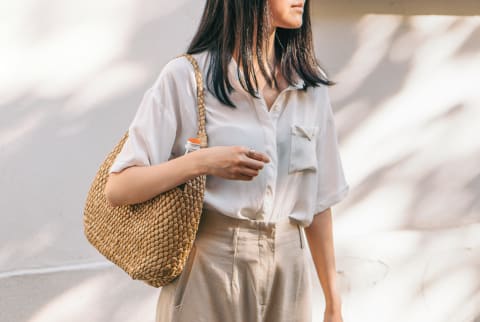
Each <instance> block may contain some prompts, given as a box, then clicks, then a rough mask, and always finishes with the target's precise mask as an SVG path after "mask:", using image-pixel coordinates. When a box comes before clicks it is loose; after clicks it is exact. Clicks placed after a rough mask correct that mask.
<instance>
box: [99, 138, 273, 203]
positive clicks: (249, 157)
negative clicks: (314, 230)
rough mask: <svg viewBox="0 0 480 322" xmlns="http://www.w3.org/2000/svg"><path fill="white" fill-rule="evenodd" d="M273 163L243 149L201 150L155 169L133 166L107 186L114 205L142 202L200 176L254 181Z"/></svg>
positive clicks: (115, 173) (113, 178)
mask: <svg viewBox="0 0 480 322" xmlns="http://www.w3.org/2000/svg"><path fill="white" fill-rule="evenodd" d="M265 162H270V160H269V158H268V156H267V155H265V154H263V153H261V152H258V151H257V152H249V149H248V148H246V147H241V146H216V147H210V148H205V149H200V150H197V151H193V152H190V153H187V154H186V155H182V156H179V157H178V158H175V159H171V160H168V161H166V162H162V163H160V164H157V165H153V166H132V167H128V168H126V169H124V170H122V171H121V172H118V173H117V172H112V173H111V174H110V175H109V177H108V180H107V184H106V186H105V194H106V197H107V201H108V202H109V203H110V205H112V206H121V205H127V204H135V203H140V202H143V201H146V200H149V199H151V198H153V197H155V196H157V195H159V194H160V193H163V192H165V191H168V190H170V189H172V188H174V187H176V186H178V185H180V184H182V183H185V182H187V181H188V180H190V179H192V178H195V177H197V176H199V175H214V176H219V177H222V178H225V179H231V180H252V179H253V178H254V177H256V176H257V175H258V172H259V171H260V170H261V169H263V165H264V163H265Z"/></svg>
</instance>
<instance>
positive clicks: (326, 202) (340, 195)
mask: <svg viewBox="0 0 480 322" xmlns="http://www.w3.org/2000/svg"><path fill="white" fill-rule="evenodd" d="M349 190H350V186H349V185H348V184H347V185H345V186H343V188H342V189H340V190H338V191H337V192H335V193H332V194H330V195H328V196H327V197H326V198H324V199H322V200H321V201H320V202H317V204H316V206H315V209H314V212H313V214H314V215H318V214H319V213H321V212H322V211H325V210H326V209H328V208H330V207H332V206H333V205H335V204H337V203H338V202H340V201H341V200H343V199H344V198H345V197H346V196H347V195H348V192H349Z"/></svg>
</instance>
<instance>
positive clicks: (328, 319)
mask: <svg viewBox="0 0 480 322" xmlns="http://www.w3.org/2000/svg"><path fill="white" fill-rule="evenodd" d="M323 322H343V318H342V313H341V312H340V311H335V312H331V311H328V310H326V311H325V313H324V314H323Z"/></svg>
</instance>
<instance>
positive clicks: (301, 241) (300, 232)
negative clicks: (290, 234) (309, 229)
mask: <svg viewBox="0 0 480 322" xmlns="http://www.w3.org/2000/svg"><path fill="white" fill-rule="evenodd" d="M297 228H298V237H299V239H300V248H303V236H302V229H301V228H300V224H297Z"/></svg>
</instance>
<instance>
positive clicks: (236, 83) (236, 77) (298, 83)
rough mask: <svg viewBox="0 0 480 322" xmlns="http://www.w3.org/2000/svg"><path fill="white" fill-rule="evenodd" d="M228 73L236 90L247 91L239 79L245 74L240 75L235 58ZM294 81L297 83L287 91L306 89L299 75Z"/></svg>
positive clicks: (229, 66) (289, 86)
mask: <svg viewBox="0 0 480 322" xmlns="http://www.w3.org/2000/svg"><path fill="white" fill-rule="evenodd" d="M228 72H229V79H230V82H231V83H232V86H233V87H234V88H235V89H240V90H243V91H245V90H244V89H243V87H242V85H241V84H240V78H239V76H240V77H242V78H243V77H244V76H243V72H242V71H239V73H240V75H238V73H237V62H236V61H235V59H234V58H233V57H232V59H231V60H230V64H229V65H228ZM293 79H294V80H295V83H294V84H293V85H288V87H287V89H303V88H304V86H305V81H304V80H303V79H301V78H300V77H299V75H298V74H297V73H295V75H294V77H293Z"/></svg>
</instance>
